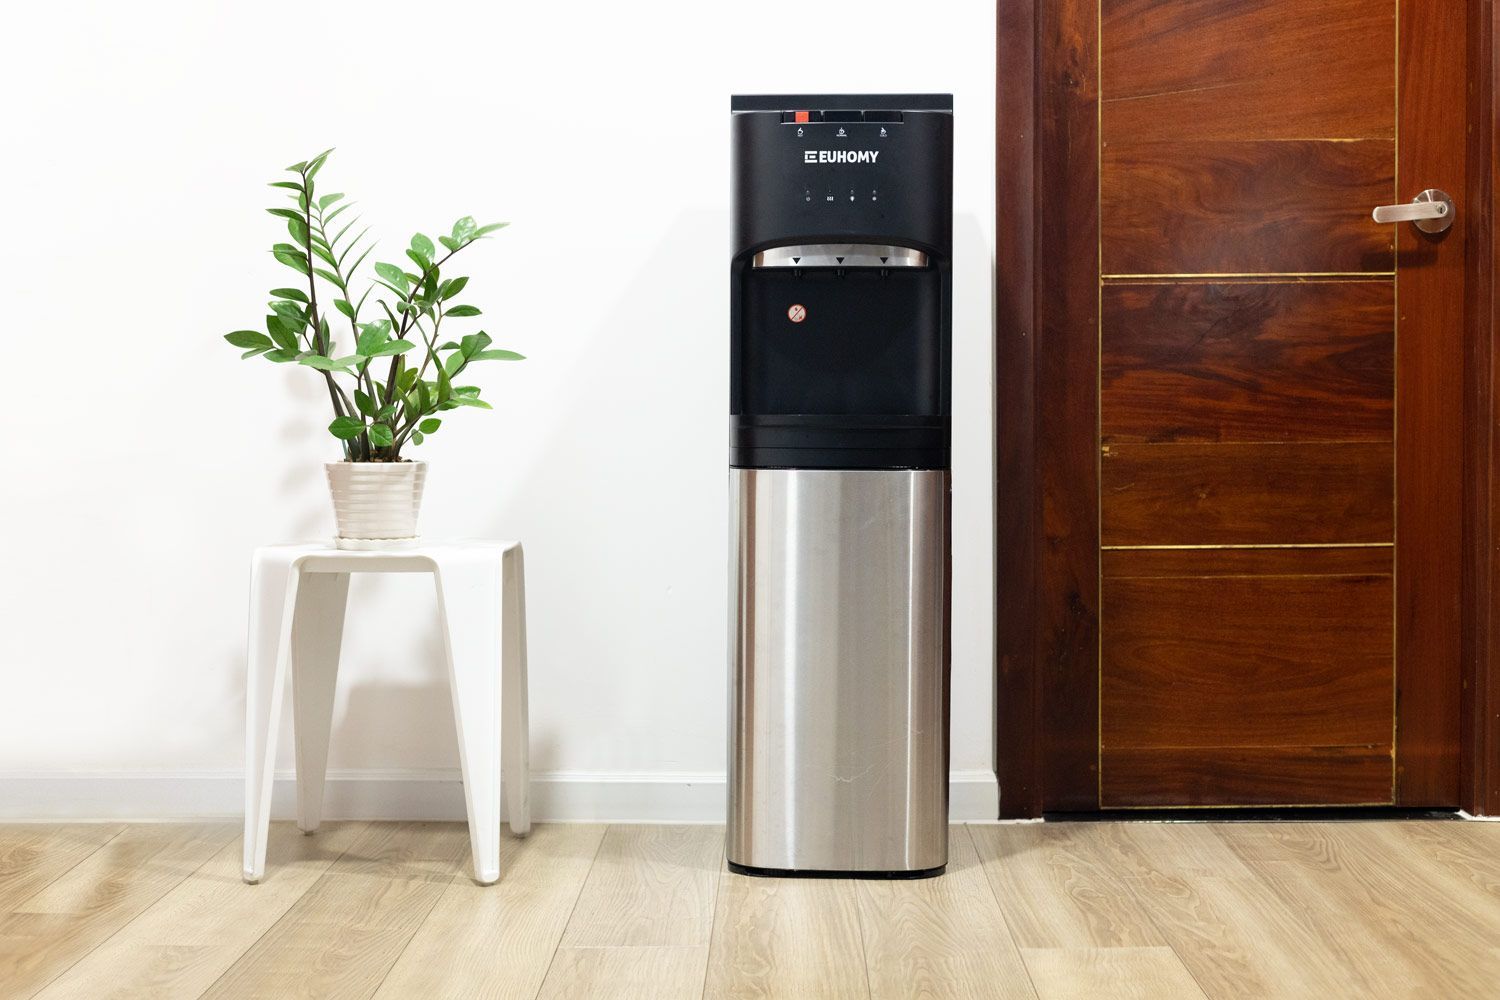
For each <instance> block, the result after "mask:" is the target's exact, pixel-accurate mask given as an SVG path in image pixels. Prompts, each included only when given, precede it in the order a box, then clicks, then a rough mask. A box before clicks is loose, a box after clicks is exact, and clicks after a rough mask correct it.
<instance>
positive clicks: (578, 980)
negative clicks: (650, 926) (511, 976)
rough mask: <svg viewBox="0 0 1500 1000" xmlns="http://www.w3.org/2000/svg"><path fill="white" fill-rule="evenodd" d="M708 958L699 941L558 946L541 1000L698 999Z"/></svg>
mask: <svg viewBox="0 0 1500 1000" xmlns="http://www.w3.org/2000/svg"><path fill="white" fill-rule="evenodd" d="M707 960H708V948H707V947H705V946H699V945H623V946H612V947H608V948H559V949H558V950H557V956H556V958H555V959H554V960H553V962H552V968H551V969H550V970H549V971H548V973H547V981H546V983H545V984H543V986H542V992H541V998H542V1000H697V998H698V997H701V996H702V995H703V964H704V962H706V961H707ZM500 995H503V994H500ZM513 995H514V996H516V997H520V996H522V994H520V993H516V994H513Z"/></svg>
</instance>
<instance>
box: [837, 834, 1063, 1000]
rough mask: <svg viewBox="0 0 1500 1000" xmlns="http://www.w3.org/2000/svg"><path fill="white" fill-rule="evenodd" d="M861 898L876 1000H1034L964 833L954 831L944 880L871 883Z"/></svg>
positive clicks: (861, 889) (863, 885)
mask: <svg viewBox="0 0 1500 1000" xmlns="http://www.w3.org/2000/svg"><path fill="white" fill-rule="evenodd" d="M856 894H857V895H858V897H859V915H860V928H861V930H862V934H863V941H864V953H865V969H866V973H867V975H868V977H869V984H870V995H871V996H872V997H876V998H889V1000H905V998H911V1000H918V998H924V1000H937V998H952V1000H965V998H968V997H979V996H986V995H992V994H998V995H1001V996H1006V997H1018V998H1019V997H1031V996H1035V994H1034V993H1033V992H1032V989H1031V982H1030V980H1029V979H1028V977H1027V974H1026V968H1025V966H1024V965H1023V964H1022V962H1021V960H1020V955H1019V954H1018V953H1017V951H1016V949H1015V945H1014V944H1013V943H1012V941H1011V937H1010V931H1009V929H1008V928H1007V927H1006V924H1005V917H1004V915H1003V914H1002V913H1001V912H1000V907H999V905H998V904H997V903H996V901H995V896H994V893H993V892H991V890H990V887H989V883H988V881H987V880H986V878H985V874H984V869H983V868H982V867H981V866H980V863H979V855H978V853H977V852H976V850H975V848H974V844H973V842H972V840H971V839H970V837H969V834H968V832H967V830H965V829H964V828H963V827H951V828H950V829H949V836H948V870H947V872H946V874H944V875H943V876H941V877H940V878H934V879H919V880H916V881H879V880H864V881H860V882H858V883H857V884H856Z"/></svg>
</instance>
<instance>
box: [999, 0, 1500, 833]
mask: <svg viewBox="0 0 1500 1000" xmlns="http://www.w3.org/2000/svg"><path fill="white" fill-rule="evenodd" d="M997 8H998V14H997V29H998V37H997V50H996V51H997V59H996V62H997V85H996V116H997V124H996V230H995V231H996V260H997V268H996V335H995V364H996V372H995V385H996V393H997V399H996V425H997V426H996V477H997V481H996V545H997V553H996V555H997V559H996V567H997V580H996V601H997V605H996V625H997V629H996V642H997V648H996V677H995V699H996V704H995V720H996V731H995V761H996V772H997V775H998V777H999V782H1000V815H1001V817H1002V818H1021V817H1035V816H1040V815H1042V814H1043V813H1044V812H1070V811H1090V810H1095V809H1097V808H1098V807H1099V794H1098V770H1097V758H1096V756H1095V754H1096V748H1097V745H1098V687H1097V684H1092V683H1088V684H1086V683H1082V681H1084V680H1087V679H1088V678H1089V677H1090V674H1091V673H1093V674H1097V662H1098V652H1099V651H1098V641H1099V639H1098V590H1097V586H1096V583H1097V580H1098V558H1099V556H1098V541H1099V534H1098V532H1099V526H1098V521H1097V514H1096V513H1094V512H1093V511H1092V509H1090V510H1083V509H1082V508H1081V506H1080V505H1077V504H1070V502H1069V501H1070V497H1069V489H1065V488H1064V487H1065V486H1067V487H1076V486H1077V484H1079V483H1085V484H1087V483H1090V482H1091V483H1092V484H1093V489H1092V490H1077V489H1076V488H1074V489H1072V493H1073V495H1074V496H1078V495H1082V496H1085V497H1087V496H1088V495H1089V494H1090V493H1093V494H1095V495H1096V494H1097V488H1098V468H1097V462H1096V453H1097V448H1095V446H1094V442H1095V437H1094V435H1095V432H1096V430H1097V421H1098V412H1097V404H1096V397H1095V394H1094V381H1095V379H1096V377H1097V376H1096V372H1095V367H1094V363H1093V360H1092V359H1091V358H1090V357H1088V356H1086V355H1084V354H1082V353H1080V352H1078V351H1076V350H1074V351H1072V352H1071V353H1070V350H1069V342H1068V339H1067V337H1066V336H1065V334H1066V332H1067V331H1068V330H1070V329H1077V324H1089V325H1091V326H1097V324H1098V322H1099V311H1098V310H1099V293H1098V282H1097V264H1098V261H1097V260H1096V259H1095V258H1094V256H1093V255H1094V254H1095V252H1096V248H1097V245H1098V230H1099V215H1098V167H1097V164H1096V163H1095V162H1094V156H1095V153H1096V150H1097V146H1098V101H1097V97H1098V94H1097V81H1098V52H1097V46H1096V39H1097V35H1098V5H1097V3H1096V2H1095V0H1004V2H1001V3H999V4H998V5H997ZM1466 9H1467V15H1468V46H1467V53H1466V59H1467V62H1468V67H1467V68H1468V78H1469V79H1470V80H1471V81H1473V86H1471V89H1470V91H1469V107H1468V118H1469V121H1470V122H1471V123H1473V125H1475V126H1479V127H1471V128H1470V130H1469V141H1468V147H1467V159H1468V177H1469V181H1468V185H1469V187H1468V191H1467V197H1466V199H1465V200H1466V202H1467V203H1468V205H1469V206H1470V208H1469V211H1467V212H1466V219H1467V223H1466V225H1467V230H1466V236H1467V244H1466V245H1467V259H1466V262H1465V263H1466V268H1467V271H1468V275H1467V276H1468V287H1467V292H1466V295H1467V301H1466V308H1465V328H1466V329H1465V338H1466V343H1467V344H1468V345H1469V348H1468V355H1467V357H1466V358H1465V376H1464V382H1465V384H1464V398H1465V429H1464V451H1465V469H1464V490H1465V503H1464V515H1463V531H1464V553H1465V555H1464V565H1463V566H1462V576H1463V589H1462V604H1463V608H1462V615H1463V627H1462V642H1463V668H1464V690H1463V699H1462V726H1463V729H1462V755H1461V763H1460V767H1461V773H1460V799H1461V805H1462V806H1463V808H1465V809H1466V810H1468V811H1469V812H1471V813H1474V814H1487V815H1489V814H1500V431H1497V421H1500V299H1497V291H1500V290H1497V289H1496V288H1495V280H1494V275H1495V271H1496V268H1497V266H1500V246H1497V243H1496V240H1495V239H1494V234H1493V226H1492V219H1493V210H1494V197H1495V192H1496V191H1497V190H1500V145H1497V143H1500V139H1497V134H1496V132H1497V128H1496V113H1497V110H1500V80H1497V77H1496V65H1497V61H1500V60H1497V46H1500V31H1497V29H1496V13H1497V9H1496V7H1495V4H1494V2H1493V0H1467V8H1466ZM1041 206H1046V208H1045V210H1043V209H1042V208H1041ZM1075 339H1077V338H1075ZM1080 389H1086V390H1087V391H1080ZM1085 455H1086V456H1088V461H1087V462H1084V461H1083V460H1082V456H1085ZM1080 663H1083V664H1093V665H1094V670H1093V671H1089V670H1088V669H1087V668H1086V667H1085V668H1083V669H1080V668H1079V664H1080ZM1063 720H1067V724H1066V725H1062V724H1060V723H1061V722H1062V721H1063ZM1080 720H1082V721H1081V722H1080ZM1089 734H1092V745H1090V746H1084V745H1083V742H1082V739H1083V737H1084V736H1087V735H1089ZM1059 737H1061V740H1060V739H1059Z"/></svg>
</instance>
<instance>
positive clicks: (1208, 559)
mask: <svg viewBox="0 0 1500 1000" xmlns="http://www.w3.org/2000/svg"><path fill="white" fill-rule="evenodd" d="M1005 6H1006V5H1002V8H1004V7H1005ZM1028 6H1030V5H1028ZM1033 10H1034V13H1035V16H1036V18H1037V23H1038V25H1039V26H1040V30H1039V31H1038V33H1037V36H1036V37H1037V42H1036V45H1037V49H1036V50H1035V53H1034V58H1035V60H1036V66H1037V69H1038V72H1037V75H1036V84H1035V86H1036V88H1037V90H1036V91H1035V92H1034V93H1032V94H1031V95H1030V99H1031V100H1033V101H1034V102H1035V104H1036V106H1038V107H1040V108H1042V109H1043V110H1042V112H1041V113H1039V114H1038V117H1037V122H1038V131H1037V133H1036V135H1035V136H1034V138H1033V139H1032V140H1031V141H1033V142H1034V143H1035V149H1034V153H1035V157H1034V160H1033V163H1034V165H1035V169H1036V172H1037V173H1036V177H1035V179H1034V183H1035V184H1036V189H1037V190H1036V202H1035V205H1036V206H1037V207H1036V211H1035V215H1034V217H1033V219H1032V224H1033V225H1034V231H1033V233H1032V236H1033V238H1034V241H1035V242H1034V247H1035V251H1036V261H1035V263H1036V270H1037V277H1036V279H1035V284H1034V287H1033V289H1032V290H1031V294H1032V296H1033V298H1032V299H1031V300H1029V301H1028V303H1027V304H1028V307H1029V308H1031V309H1032V310H1033V316H1034V317H1035V319H1036V320H1037V326H1036V330H1037V336H1036V339H1035V343H1034V346H1032V347H1031V348H1030V350H1031V351H1033V352H1034V353H1033V355H1032V359H1031V360H1032V361H1033V362H1034V372H1035V382H1034V385H1033V386H1032V389H1033V391H1034V398H1033V399H1031V400H1030V401H1029V403H1030V405H1031V406H1032V407H1033V408H1032V410H1031V413H1030V417H1029V419H1031V420H1032V421H1034V427H1033V428H1032V430H1033V432H1034V435H1035V438H1034V439H1035V442H1036V449H1037V452H1036V455H1035V462H1036V466H1035V468H1036V470H1037V474H1036V475H1037V481H1036V482H1035V484H1034V485H1035V493H1034V494H1033V499H1034V500H1035V502H1036V504H1037V505H1038V510H1037V523H1038V524H1039V528H1038V529H1037V537H1036V538H1035V539H1034V551H1035V564H1034V569H1033V572H1034V574H1035V577H1034V580H1033V582H1034V584H1035V597H1034V601H1035V604H1034V605H1033V606H1032V607H1031V608H1030V609H1029V612H1030V613H1031V614H1033V615H1034V616H1035V621H1036V623H1037V632H1036V634H1035V637H1034V642H1035V645H1034V648H1033V650H1032V652H1033V653H1034V655H1035V657H1036V658H1037V678H1036V680H1035V684H1036V686H1037V692H1036V693H1037V700H1038V711H1037V713H1036V718H1037V719H1039V720H1040V726H1041V729H1042V730H1043V731H1044V735H1043V739H1042V743H1041V746H1040V748H1039V749H1038V750H1037V751H1036V753H1037V755H1038V756H1039V761H1037V762H1036V769H1037V771H1038V772H1039V773H1041V774H1043V775H1045V776H1046V778H1045V782H1044V784H1045V788H1044V789H1042V790H1041V791H1040V792H1039V793H1038V795H1039V797H1040V800H1041V806H1042V808H1044V809H1055V810H1068V809H1095V808H1106V809H1107V808H1132V807H1171V806H1209V805H1227V806H1242V805H1403V806H1442V805H1456V804H1458V797H1459V729H1460V715H1459V704H1460V676H1461V674H1460V649H1459V641H1460V570H1461V566H1462V549H1461V544H1462V529H1461V521H1462V514H1463V511H1462V488H1463V479H1462V476H1463V438H1462V418H1463V384H1464V383H1463V379H1464V369H1463V351H1464V343H1463V337H1462V333H1463V322H1464V313H1463V308H1464V292H1465V288H1464V239H1465V236H1464V226H1463V225H1456V226H1454V227H1453V228H1451V229H1449V230H1448V231H1447V232H1446V233H1443V234H1441V235H1433V236H1429V235H1425V234H1423V233H1421V232H1419V231H1418V230H1417V229H1416V228H1415V227H1414V226H1413V225H1412V224H1410V223H1403V224H1397V225H1379V224H1376V223H1375V222H1374V221H1373V220H1372V219H1371V210H1372V209H1373V208H1375V207H1376V206H1377V205H1385V204H1396V203H1402V202H1407V201H1410V200H1411V199H1412V198H1413V196H1414V195H1416V194H1417V193H1418V192H1420V191H1422V190H1423V189H1426V188H1441V189H1443V190H1445V191H1447V192H1448V193H1449V194H1451V195H1452V196H1453V197H1454V198H1455V200H1457V201H1459V202H1460V203H1459V205H1458V213H1459V214H1460V216H1461V213H1463V212H1464V211H1465V206H1464V205H1463V204H1462V196H1463V194H1464V192H1465V191H1466V186H1465V130H1466V118H1465V103H1466V94H1465V85H1464V84H1465V27H1466V25H1465V6H1464V4H1463V3H1461V2H1443V0H1101V2H1098V3H1096V2H1095V0H1060V2H1057V3H1045V2H1043V3H1039V4H1037V5H1035V6H1034V8H1033ZM1005 18H1006V15H1005V14H1004V13H1002V17H1001V27H1002V59H1001V63H1002V65H1001V72H1002V84H1001V107H1002V115H1003V113H1004V108H1005V106H1006V102H1007V99H1008V98H1007V94H1006V84H1005V83H1004V82H1003V74H1004V72H1005V65H1004V63H1005V58H1004V48H1003V42H1004V34H1003V32H1004V27H1005ZM1009 99H1010V100H1012V101H1016V100H1019V99H1020V98H1019V96H1018V95H1015V94H1012V95H1010V97H1009ZM1003 141H1004V140H1003V139H1002V142H1003ZM1049 151H1050V152H1049ZM1002 169H1003V164H1002ZM1005 192H1006V182H1004V181H1002V183H1001V194H1002V205H1003V203H1004V200H1005ZM1002 225H1003V222H1002ZM1004 291H1005V278H1004V276H1003V275H1002V294H1004ZM1002 322H1004V312H1002ZM1006 360H1007V359H1006V355H1005V353H1004V352H1003V351H1002V354H1001V361H1000V363H1001V365H1002V366H1003V365H1004V364H1005V363H1006ZM1005 385H1006V376H1005V374H1004V372H1003V371H1002V374H1001V386H1002V392H1003V391H1004V389H1005ZM1006 405H1008V404H1006V403H1002V411H1003V410H1004V407H1005V406H1006ZM1002 419H1003V418H1002ZM1011 430H1012V429H1008V428H1006V427H1005V426H1004V424H1003V422H1002V428H1001V435H1002V446H1001V452H1002V465H1003V464H1004V459H1005V455H1006V445H1005V443H1004V437H1005V435H1006V434H1007V433H1010V432H1011ZM1004 489H1005V487H1004V485H1002V491H1003V490H1004ZM1012 506H1016V505H1012ZM1006 509H1007V507H1006V501H1004V500H1002V517H1004V516H1005V511H1006ZM1018 516H1019V515H1018ZM1006 532H1007V529H1006V526H1005V525H1004V524H1002V530H1001V535H1002V542H1003V541H1004V540H1005V539H1006V537H1007V534H1006ZM1005 556H1006V553H1005V551H1004V550H1002V553H1001V560H1002V565H1001V573H1002V575H1003V574H1004V573H1005V572H1006V567H1005ZM1005 627H1006V616H1005V613H1004V612H1003V611H1002V621H1001V628H1002V629H1004V628H1005ZM1005 641H1006V640H1005V639H1002V645H1003V644H1004V642H1005ZM1004 670H1005V657H1004V655H1002V679H1001V687H1002V689H1003V688H1004V687H1005V686H1006V684H1007V680H1006V678H1005V676H1004ZM1005 714H1006V713H1005V710H1004V709H1002V713H1001V715H1002V719H1003V718H1004V717H1005ZM1000 739H1001V740H1002V741H1003V740H1004V739H1005V733H1004V732H1002V733H1001V734H1000ZM1003 756H1004V754H1002V757H1003ZM1004 771H1005V769H1004V768H1003V767H1002V775H1003V774H1004ZM1004 795H1005V787H1004V784H1003V782H1002V799H1003V797H1004ZM1013 812H1014V810H1013Z"/></svg>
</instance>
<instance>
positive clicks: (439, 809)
mask: <svg viewBox="0 0 1500 1000" xmlns="http://www.w3.org/2000/svg"><path fill="white" fill-rule="evenodd" d="M950 782H951V784H950V792H949V800H950V801H949V807H948V815H949V818H950V819H952V820H953V821H954V822H959V823H966V822H974V821H984V820H993V819H994V818H995V817H996V816H997V815H999V812H1000V803H999V788H998V786H997V785H996V782H995V775H994V774H993V773H992V772H990V771H955V772H953V774H952V775H951V777H950ZM294 789H295V786H294V784H293V777H292V774H291V773H290V772H280V771H278V772H277V774H276V784H275V790H274V791H273V793H272V806H271V809H272V815H273V816H274V817H276V818H277V819H291V818H293V816H294V811H295V808H296V807H295V801H296V800H295V797H294ZM244 801H245V778H244V775H243V774H242V773H240V772H236V771H182V772H134V771H95V772H74V773H56V772H44V773H35V772H28V773H8V774H7V773H3V772H0V821H8V822H27V821H46V820H52V821H56V820H78V821H87V820H141V821H146V820H177V819H210V818H225V817H235V818H237V817H240V816H242V815H244ZM531 811H532V817H533V818H534V819H536V820H537V821H539V822H549V821H550V822H559V823H722V822H724V775H722V774H650V773H641V774H631V773H621V772H573V771H554V772H544V773H539V774H534V775H532V778H531ZM323 815H324V816H325V817H326V818H328V819H410V820H461V819H463V818H464V794H463V786H462V785H461V784H460V783H459V776H458V771H456V770H433V771H417V770H385V771H374V770H360V771H329V772H328V780H327V784H326V786H325V789H324V806H323Z"/></svg>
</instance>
